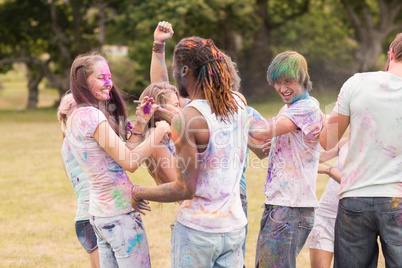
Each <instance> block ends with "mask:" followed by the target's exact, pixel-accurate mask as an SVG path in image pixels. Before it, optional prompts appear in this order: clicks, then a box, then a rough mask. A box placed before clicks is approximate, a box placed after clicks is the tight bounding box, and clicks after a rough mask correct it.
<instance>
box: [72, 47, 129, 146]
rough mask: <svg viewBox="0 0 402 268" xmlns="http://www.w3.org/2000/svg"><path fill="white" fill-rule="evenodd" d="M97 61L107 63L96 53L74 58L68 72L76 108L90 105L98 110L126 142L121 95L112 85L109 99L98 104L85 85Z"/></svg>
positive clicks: (125, 116) (124, 111)
mask: <svg viewBox="0 0 402 268" xmlns="http://www.w3.org/2000/svg"><path fill="white" fill-rule="evenodd" d="M97 61H104V62H106V63H107V60H106V59H105V58H104V57H103V56H101V55H100V54H99V53H98V52H90V53H87V54H81V55H78V56H77V57H76V58H75V60H74V62H73V64H72V65H71V70H70V88H71V92H72V94H73V96H74V99H75V101H76V102H77V105H78V106H82V105H90V106H93V107H96V108H98V109H100V110H101V111H102V112H103V113H104V114H105V116H106V118H107V119H108V122H109V124H110V126H111V127H112V128H113V129H114V131H115V132H116V134H117V135H118V136H120V137H121V138H123V140H126V139H127V136H126V131H125V129H126V119H127V107H126V104H125V102H124V100H123V93H122V92H121V91H120V90H119V89H118V88H117V87H116V86H115V85H114V83H113V87H112V89H111V90H110V93H109V95H110V99H109V100H107V101H105V102H102V103H99V101H98V100H97V99H96V98H95V97H94V96H93V95H92V93H91V92H90V90H89V87H88V85H87V78H88V77H89V76H90V75H91V74H92V73H93V71H94V70H93V66H94V65H95V63H96V62H97Z"/></svg>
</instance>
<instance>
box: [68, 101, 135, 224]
mask: <svg viewBox="0 0 402 268" xmlns="http://www.w3.org/2000/svg"><path fill="white" fill-rule="evenodd" d="M103 121H107V119H106V117H105V115H104V114H103V113H102V112H101V111H100V110H98V109H96V108H94V107H82V108H76V109H75V110H74V112H73V113H72V114H71V115H70V116H69V117H68V120H67V130H66V139H67V141H68V144H69V145H70V148H71V151H72V153H73V154H74V157H75V158H76V159H77V161H78V163H79V164H80V166H81V168H82V170H83V171H84V173H85V175H87V177H88V179H89V185H90V199H89V202H90V204H89V214H91V215H93V216H96V217H113V216H118V215H123V214H126V213H129V212H131V211H133V210H134V209H133V208H132V207H131V203H130V202H131V199H130V194H131V187H132V183H131V181H130V180H129V178H128V176H127V174H126V172H125V170H124V169H123V168H122V167H121V166H120V165H119V164H117V163H116V161H115V160H114V159H113V158H112V157H111V156H110V155H109V154H108V153H107V152H106V151H105V150H103V148H102V147H101V146H100V145H99V144H98V142H97V141H96V140H95V139H94V137H93V134H94V132H95V130H96V128H97V127H98V125H99V124H100V123H102V122H103Z"/></svg>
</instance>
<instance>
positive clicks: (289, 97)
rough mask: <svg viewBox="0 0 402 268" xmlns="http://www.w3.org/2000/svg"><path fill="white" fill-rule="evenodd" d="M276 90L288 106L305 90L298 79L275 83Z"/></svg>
mask: <svg viewBox="0 0 402 268" xmlns="http://www.w3.org/2000/svg"><path fill="white" fill-rule="evenodd" d="M274 87H275V89H276V92H278V94H279V96H281V98H282V100H283V102H284V103H285V104H287V105H288V106H289V105H291V104H292V103H294V102H295V101H296V100H298V99H299V98H300V97H301V96H302V95H303V94H304V93H305V90H304V88H303V87H302V85H300V83H299V82H297V81H286V80H284V81H281V82H276V83H274Z"/></svg>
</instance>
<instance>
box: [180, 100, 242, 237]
mask: <svg viewBox="0 0 402 268" xmlns="http://www.w3.org/2000/svg"><path fill="white" fill-rule="evenodd" d="M235 98H236V100H237V101H238V103H239V104H243V102H241V100H240V99H239V98H238V97H237V96H235ZM187 106H191V107H194V108H196V109H197V110H198V111H199V112H200V113H201V114H202V115H203V116H204V118H205V120H206V121H207V123H208V129H209V133H210V136H209V143H208V146H207V148H206V150H205V151H204V152H202V153H200V154H199V161H200V163H201V166H200V168H199V175H198V180H197V189H196V193H195V197H194V198H193V199H191V200H186V201H184V202H183V203H182V204H181V205H180V207H179V209H178V211H177V215H176V220H177V221H178V222H180V223H181V224H183V225H185V226H187V227H190V228H193V229H196V230H199V231H203V232H208V233H222V232H231V231H234V230H237V229H240V228H242V227H244V226H245V225H246V224H247V219H246V216H245V214H244V212H243V208H242V205H241V201H240V192H239V191H240V179H241V175H242V173H243V166H244V161H245V158H246V150H247V139H248V135H247V134H248V123H249V118H248V114H247V111H246V108H245V106H244V105H242V106H241V107H242V109H239V111H238V113H237V114H235V115H234V116H233V118H232V121H231V122H230V123H229V122H228V123H224V122H222V121H221V120H220V119H219V118H217V117H216V115H215V114H212V112H211V107H210V105H209V104H208V102H207V101H206V100H193V101H191V102H190V103H189V104H188V105H187Z"/></svg>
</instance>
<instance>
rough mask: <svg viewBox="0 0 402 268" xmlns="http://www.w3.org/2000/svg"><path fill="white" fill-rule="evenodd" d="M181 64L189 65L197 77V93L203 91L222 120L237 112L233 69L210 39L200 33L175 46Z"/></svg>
mask: <svg viewBox="0 0 402 268" xmlns="http://www.w3.org/2000/svg"><path fill="white" fill-rule="evenodd" d="M174 60H175V62H176V64H177V65H178V66H183V65H187V66H188V67H189V68H190V69H192V70H193V71H194V75H195V76H196V78H197V82H196V84H195V92H197V91H198V90H201V91H203V93H204V95H205V99H206V100H207V101H208V103H209V104H210V105H211V107H212V108H213V111H214V113H215V114H216V115H217V116H220V118H221V120H222V121H223V122H226V121H230V115H233V114H234V113H237V110H238V108H239V104H238V103H237V101H236V100H235V98H234V96H233V95H232V85H233V83H232V77H233V74H232V70H231V68H230V67H229V66H228V63H227V60H226V57H225V56H224V55H223V53H222V52H221V51H220V50H219V49H218V48H217V47H216V46H215V44H214V42H213V41H212V40H211V39H203V38H201V37H198V36H193V37H188V38H183V39H182V40H181V41H180V42H179V43H178V44H177V45H176V47H175V50H174Z"/></svg>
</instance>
